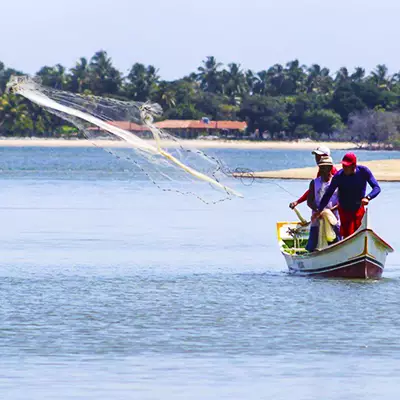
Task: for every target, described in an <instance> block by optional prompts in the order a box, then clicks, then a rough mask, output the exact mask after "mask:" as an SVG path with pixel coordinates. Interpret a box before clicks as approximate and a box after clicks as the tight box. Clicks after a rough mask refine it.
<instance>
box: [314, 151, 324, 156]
mask: <svg viewBox="0 0 400 400" xmlns="http://www.w3.org/2000/svg"><path fill="white" fill-rule="evenodd" d="M311 154H316V155H317V156H326V155H327V154H326V153H323V152H322V151H321V150H313V151H312V152H311Z"/></svg>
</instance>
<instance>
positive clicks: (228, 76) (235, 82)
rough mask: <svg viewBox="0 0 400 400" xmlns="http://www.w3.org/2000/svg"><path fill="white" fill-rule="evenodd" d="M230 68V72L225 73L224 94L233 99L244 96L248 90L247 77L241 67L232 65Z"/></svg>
mask: <svg viewBox="0 0 400 400" xmlns="http://www.w3.org/2000/svg"><path fill="white" fill-rule="evenodd" d="M228 67H229V69H228V71H223V72H224V75H223V76H224V79H223V84H224V94H226V95H227V96H229V97H230V98H231V99H234V98H235V97H238V96H243V94H244V93H245V92H246V90H247V83H246V78H245V75H244V73H243V71H242V70H241V69H240V65H239V64H236V63H231V64H229V65H228Z"/></svg>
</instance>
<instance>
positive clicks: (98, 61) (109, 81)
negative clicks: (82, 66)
mask: <svg viewBox="0 0 400 400" xmlns="http://www.w3.org/2000/svg"><path fill="white" fill-rule="evenodd" d="M89 71H90V73H89V76H90V89H91V91H92V92H93V93H94V94H96V95H102V94H118V91H119V88H120V85H121V83H122V78H121V73H120V72H119V71H118V70H117V69H116V68H114V66H113V65H112V60H111V58H110V57H108V55H107V52H106V51H104V50H101V51H98V52H97V53H95V55H94V56H93V57H92V58H91V60H90V64H89Z"/></svg>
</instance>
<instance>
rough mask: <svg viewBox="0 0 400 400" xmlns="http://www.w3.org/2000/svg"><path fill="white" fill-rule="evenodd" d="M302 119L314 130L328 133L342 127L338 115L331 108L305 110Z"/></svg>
mask: <svg viewBox="0 0 400 400" xmlns="http://www.w3.org/2000/svg"><path fill="white" fill-rule="evenodd" d="M304 121H305V123H306V124H308V125H310V126H312V127H313V129H314V131H315V132H317V133H326V134H328V135H329V134H331V133H333V132H334V131H336V130H339V129H342V128H343V123H342V120H341V118H340V115H339V114H337V113H335V111H332V110H314V111H307V112H306V113H305V115H304Z"/></svg>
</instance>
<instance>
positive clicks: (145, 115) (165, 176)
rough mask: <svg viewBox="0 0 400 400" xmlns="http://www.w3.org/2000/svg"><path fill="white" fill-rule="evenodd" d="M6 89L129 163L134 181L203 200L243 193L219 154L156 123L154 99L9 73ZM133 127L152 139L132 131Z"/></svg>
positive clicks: (160, 110) (215, 199) (226, 197)
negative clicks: (90, 91)
mask: <svg viewBox="0 0 400 400" xmlns="http://www.w3.org/2000/svg"><path fill="white" fill-rule="evenodd" d="M7 88H8V90H9V91H10V92H12V93H14V94H18V95H21V96H23V97H25V98H26V99H28V100H30V101H31V102H33V103H35V104H37V105H39V106H41V107H43V108H44V109H46V110H47V111H49V112H50V113H52V114H54V115H56V116H58V117H60V118H62V119H64V120H66V121H68V122H70V123H72V124H73V125H75V126H76V127H77V128H78V129H79V130H80V131H81V132H82V133H83V134H84V135H85V137H86V138H88V139H89V140H91V142H92V143H93V144H94V145H95V146H96V147H101V148H103V149H105V150H106V151H108V152H109V153H110V154H113V155H114V156H116V157H117V158H119V159H122V160H125V161H126V162H128V163H129V164H130V166H131V168H132V172H133V175H134V176H135V179H136V181H140V180H142V181H143V180H146V181H147V182H150V183H152V184H154V185H156V187H157V188H159V189H161V190H163V191H168V192H176V193H179V194H185V195H192V196H195V197H197V198H198V199H200V200H202V201H203V202H205V203H216V202H220V201H223V200H227V199H232V198H234V197H242V195H241V194H240V193H239V192H238V191H237V190H236V189H235V188H234V187H233V186H234V185H235V183H237V181H236V182H235V180H234V179H233V178H232V174H230V173H227V171H228V169H227V168H226V166H224V164H223V163H222V162H221V161H220V160H219V159H218V158H216V157H214V156H209V155H207V154H205V153H204V152H202V151H200V150H198V149H193V148H186V147H185V146H183V144H182V140H179V139H177V138H176V137H175V136H173V135H171V134H170V133H168V132H166V131H165V130H162V129H159V128H157V127H156V126H155V124H154V122H153V120H154V118H155V117H159V116H161V114H162V109H161V107H160V106H159V105H158V104H150V103H140V102H135V101H121V100H117V99H111V98H107V97H98V96H92V95H82V94H76V93H70V92H66V91H61V90H57V89H53V88H49V87H45V86H43V85H41V83H40V82H39V81H38V80H36V79H33V78H30V77H27V76H13V77H11V79H10V81H9V82H8V84H7ZM132 126H135V129H136V131H137V132H139V131H141V134H142V135H143V134H145V135H147V136H148V137H149V139H150V140H145V139H144V138H143V137H141V136H140V135H139V133H138V134H136V133H133V131H132Z"/></svg>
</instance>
